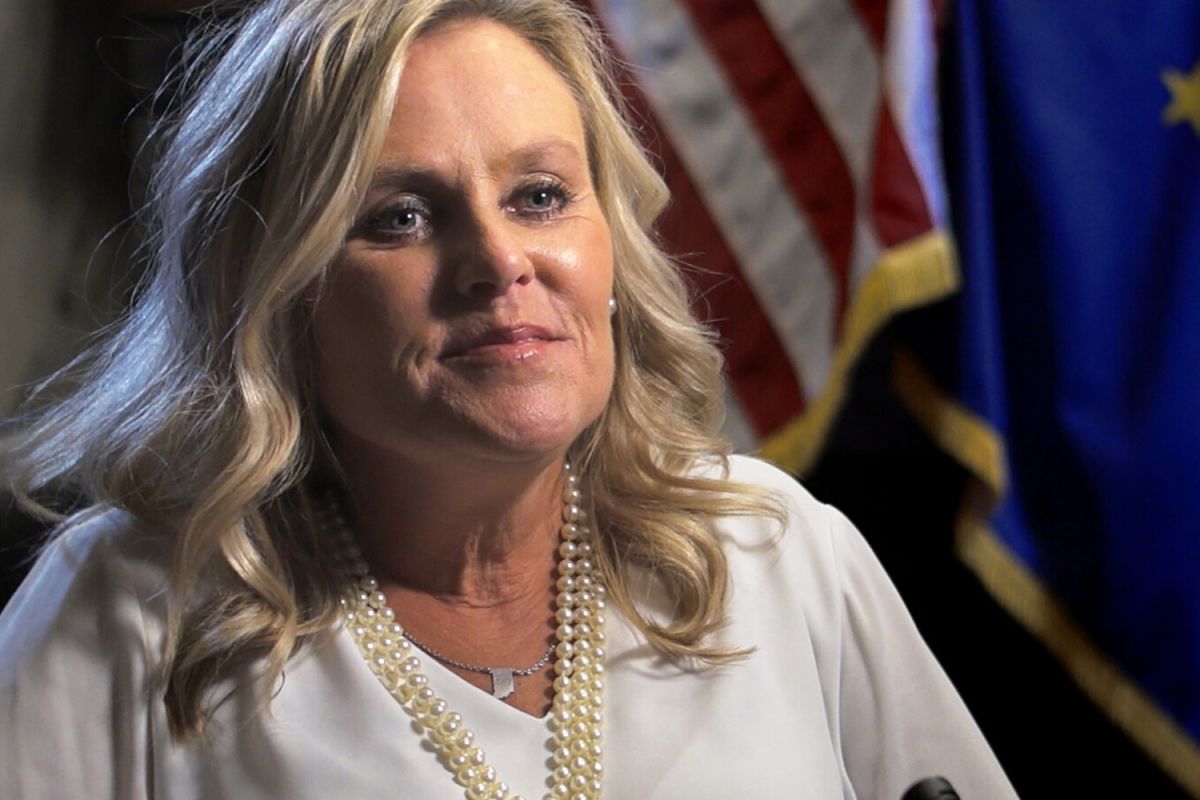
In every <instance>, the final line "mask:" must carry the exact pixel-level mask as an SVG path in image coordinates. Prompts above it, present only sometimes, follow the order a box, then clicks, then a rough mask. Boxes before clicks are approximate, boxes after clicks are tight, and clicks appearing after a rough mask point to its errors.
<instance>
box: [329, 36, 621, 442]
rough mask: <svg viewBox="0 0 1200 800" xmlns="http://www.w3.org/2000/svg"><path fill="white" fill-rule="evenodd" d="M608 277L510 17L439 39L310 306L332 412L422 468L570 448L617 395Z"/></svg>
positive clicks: (606, 248) (572, 140)
mask: <svg viewBox="0 0 1200 800" xmlns="http://www.w3.org/2000/svg"><path fill="white" fill-rule="evenodd" d="M612 281H613V258H612V243H611V239H610V236H609V230H608V224H607V222H606V220H605V218H604V214H603V213H602V212H601V210H600V206H599V203H598V201H597V198H596V195H595V191H594V187H593V186H592V182H591V176H590V172H589V169H588V160H587V145H586V140H585V137H584V130H583V123H582V120H581V118H580V114H579V110H578V108H577V106H576V103H575V101H574V98H573V97H572V95H571V92H570V90H569V88H568V87H567V84H566V83H565V82H564V81H563V79H562V78H561V77H560V76H559V75H558V73H556V72H555V71H554V69H553V68H552V67H551V66H550V65H549V64H548V63H547V62H546V61H545V60H544V59H543V58H542V56H541V55H540V54H539V53H538V52H537V50H536V49H534V48H533V47H532V46H531V45H530V44H528V43H527V42H526V41H525V40H524V39H523V38H521V37H520V36H519V35H518V34H516V33H514V32H513V31H511V30H509V29H508V28H506V27H504V26H502V25H499V24H497V23H494V22H491V21H482V20H472V21H467V22H461V23H452V24H449V25H447V26H445V27H441V28H438V29H436V30H435V31H434V32H433V33H431V34H429V35H428V36H426V37H424V38H422V39H421V40H419V41H418V42H417V43H416V44H415V45H414V46H413V48H412V50H411V53H410V56H409V58H408V61H407V64H406V66H405V69H404V74H403V77H402V79H401V82H400V88H399V91H398V93H397V96H396V106H395V112H394V114H393V116H392V119H391V122H390V128H389V130H388V134H387V138H386V141H385V143H384V147H383V153H382V156H381V158H380V162H379V165H378V168H377V169H376V172H375V175H374V179H373V180H372V182H371V184H370V187H369V189H368V191H367V193H366V197H365V202H364V204H363V206H362V209H361V211H360V213H359V215H358V218H357V222H356V224H355V226H354V229H353V230H352V231H351V233H350V235H349V236H348V238H347V240H346V243H345V246H344V247H343V249H342V251H341V254H340V255H339V257H338V258H337V260H336V261H335V263H334V264H333V266H332V272H331V280H330V283H329V285H328V286H327V287H326V291H325V292H324V293H323V294H322V296H321V299H320V302H319V304H318V307H317V310H316V319H315V354H314V360H315V366H316V381H317V391H318V395H319V397H320V400H321V404H322V407H323V410H324V412H325V414H326V415H327V417H328V418H330V420H331V421H332V423H333V425H334V426H335V428H336V429H337V433H338V435H339V436H343V437H344V436H348V437H351V438H352V439H355V440H357V441H358V442H359V443H362V444H367V445H368V446H370V447H381V448H385V449H387V450H390V451H393V452H394V453H396V454H397V455H399V456H401V457H402V458H406V459H412V460H416V461H429V460H430V459H452V458H455V457H460V456H463V455H468V456H473V457H477V458H478V457H483V458H489V459H508V460H511V459H513V458H521V457H526V458H528V457H546V456H555V455H558V454H560V453H561V452H562V451H564V450H565V449H566V448H567V447H568V446H569V445H570V443H571V442H572V441H573V440H574V439H575V438H576V437H577V436H578V435H579V434H580V433H581V432H582V431H583V430H584V429H585V428H586V427H587V426H588V425H589V424H591V423H592V422H593V421H594V420H595V419H596V418H597V417H598V416H599V415H600V413H601V411H602V410H603V408H604V406H605V403H606V402H607V400H608V396H609V393H610V391H611V389H612V381H613V339H612V328H611V315H610V312H609V308H608V299H609V297H610V296H611V294H612Z"/></svg>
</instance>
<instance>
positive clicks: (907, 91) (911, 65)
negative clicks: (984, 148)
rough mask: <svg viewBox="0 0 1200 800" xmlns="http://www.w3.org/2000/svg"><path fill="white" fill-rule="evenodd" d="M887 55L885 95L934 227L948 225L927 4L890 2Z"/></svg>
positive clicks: (913, 0) (925, 0) (930, 13)
mask: <svg viewBox="0 0 1200 800" xmlns="http://www.w3.org/2000/svg"><path fill="white" fill-rule="evenodd" d="M887 31H888V32H887V45H886V52H885V53H884V81H885V88H884V91H885V93H886V95H887V97H888V102H889V104H890V106H891V109H892V116H893V118H894V119H895V121H896V132H897V133H898V134H899V136H900V138H901V140H902V141H903V142H904V149H905V150H906V151H908V157H909V160H910V161H911V162H912V165H913V170H914V171H915V172H916V173H917V179H918V180H919V181H920V182H921V191H922V192H923V193H924V195H925V202H926V203H927V204H928V205H929V215H930V217H931V218H932V219H933V224H934V226H935V227H943V226H945V225H947V224H948V220H947V217H946V192H945V189H944V188H943V187H944V186H945V176H944V175H943V173H942V158H941V154H940V153H939V152H938V143H939V142H940V141H941V130H940V124H939V118H938V109H937V46H936V39H935V31H934V19H933V9H932V8H931V5H930V2H929V0H892V2H891V4H890V7H889V9H888V26H887Z"/></svg>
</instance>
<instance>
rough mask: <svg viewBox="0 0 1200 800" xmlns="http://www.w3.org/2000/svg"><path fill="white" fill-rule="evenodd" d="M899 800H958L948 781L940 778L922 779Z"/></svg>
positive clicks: (956, 793)
mask: <svg viewBox="0 0 1200 800" xmlns="http://www.w3.org/2000/svg"><path fill="white" fill-rule="evenodd" d="M900 800H960V799H959V796H958V792H956V791H954V787H953V786H951V785H950V781H948V780H946V779H945V778H943V777H941V776H940V775H939V776H938V777H936V778H924V779H923V780H919V781H917V782H916V783H914V784H913V785H912V786H910V787H909V788H908V791H907V792H905V793H904V796H903V797H901V798H900Z"/></svg>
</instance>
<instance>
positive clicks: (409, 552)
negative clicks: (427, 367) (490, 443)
mask: <svg viewBox="0 0 1200 800" xmlns="http://www.w3.org/2000/svg"><path fill="white" fill-rule="evenodd" d="M339 445H340V446H339V447H338V458H339V461H340V463H341V465H342V467H343V469H344V470H345V472H346V476H347V481H348V484H349V491H350V497H351V501H352V503H353V518H354V526H355V530H356V533H357V536H358V538H359V541H360V546H361V548H362V551H363V554H364V555H365V556H366V558H367V560H368V561H369V562H370V564H371V565H372V568H373V569H374V570H375V571H376V574H377V577H378V578H379V579H380V581H382V582H383V583H385V584H392V585H395V586H396V587H398V588H401V589H402V590H405V591H412V592H419V593H421V594H424V595H427V596H430V597H432V598H435V599H436V600H438V601H439V602H441V603H444V604H446V605H450V606H461V607H491V608H497V609H499V608H500V607H503V606H507V605H524V604H525V603H526V602H528V601H530V600H533V601H535V602H540V601H541V600H542V599H543V598H544V597H545V594H546V591H547V587H548V585H549V584H550V582H552V581H553V577H552V575H553V571H554V565H555V562H556V549H557V543H558V528H559V525H560V514H561V509H562V499H561V496H562V487H563V467H562V458H561V457H555V458H551V459H543V460H539V461H529V462H520V463H511V462H504V463H498V462H480V461H471V460H467V459H463V460H457V461H455V463H452V464H431V463H414V462H413V461H410V460H407V459H405V458H403V457H401V456H398V455H397V454H395V453H391V452H386V451H382V450H380V449H379V448H377V447H375V446H373V445H371V444H369V443H364V442H360V441H351V442H344V441H343V442H341V443H339Z"/></svg>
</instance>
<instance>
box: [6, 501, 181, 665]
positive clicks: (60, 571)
mask: <svg viewBox="0 0 1200 800" xmlns="http://www.w3.org/2000/svg"><path fill="white" fill-rule="evenodd" d="M168 563H169V551H168V548H167V544H166V542H164V541H162V540H161V538H160V537H155V536H153V535H151V534H150V533H149V532H148V531H146V530H145V529H144V528H143V527H142V526H141V525H139V524H138V523H137V522H136V520H134V518H133V517H132V516H130V515H129V514H126V513H124V512H122V511H118V510H113V509H109V510H93V511H89V512H84V513H83V514H81V515H79V516H78V517H76V518H74V519H72V520H69V521H68V522H67V523H66V526H65V530H63V532H61V533H59V534H57V535H56V536H55V537H54V538H53V539H52V540H51V541H50V543H49V544H47V545H46V547H45V548H44V549H43V550H42V552H41V554H40V555H39V556H38V558H37V560H36V562H35V564H34V566H33V569H32V570H31V571H30V573H29V575H28V576H27V577H26V578H25V580H24V582H22V584H21V586H20V587H19V588H18V589H17V592H16V594H14V595H13V597H12V599H11V600H9V602H8V605H7V606H5V608H4V610H3V613H0V681H3V680H4V679H5V678H7V677H11V675H12V673H13V672H14V671H18V670H20V669H21V668H22V664H24V666H25V667H26V668H27V667H28V666H29V662H30V660H31V659H32V660H33V661H36V660H37V659H38V657H39V653H41V652H43V651H45V650H46V649H47V648H50V647H53V648H56V649H58V650H60V651H61V650H64V649H66V650H67V651H68V652H70V653H76V652H80V651H81V650H85V649H87V648H88V647H91V646H94V647H97V648H108V647H111V646H113V645H114V644H116V642H115V641H114V637H117V636H121V635H125V636H132V637H135V639H136V642H135V644H137V645H138V646H139V649H140V646H141V645H142V644H144V638H145V636H146V631H145V628H146V619H145V617H146V616H147V615H146V613H145V609H146V608H147V607H148V606H152V605H154V603H153V602H152V601H153V600H154V599H155V598H156V597H158V596H159V594H160V593H161V591H162V586H163V581H164V578H165V575H166V570H167V565H168ZM97 655H98V654H96V653H92V654H89V657H95V656H97Z"/></svg>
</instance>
